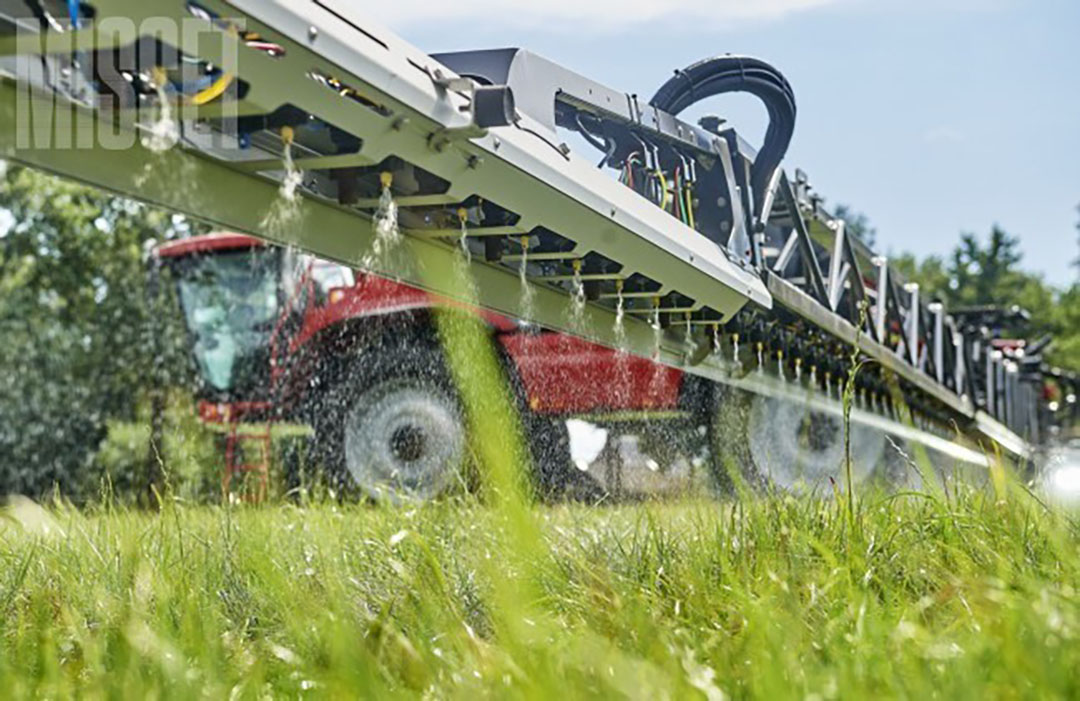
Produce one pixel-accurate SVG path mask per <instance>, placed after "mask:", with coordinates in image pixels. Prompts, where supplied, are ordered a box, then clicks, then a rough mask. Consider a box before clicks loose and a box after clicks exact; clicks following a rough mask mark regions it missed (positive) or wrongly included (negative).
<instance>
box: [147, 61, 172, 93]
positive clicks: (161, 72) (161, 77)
mask: <svg viewBox="0 0 1080 701" xmlns="http://www.w3.org/2000/svg"><path fill="white" fill-rule="evenodd" d="M150 78H151V79H152V80H153V81H154V85H156V86H158V87H159V88H164V87H165V83H168V82H169V74H168V73H167V72H166V71H165V68H164V67H162V66H154V67H153V68H151V69H150Z"/></svg>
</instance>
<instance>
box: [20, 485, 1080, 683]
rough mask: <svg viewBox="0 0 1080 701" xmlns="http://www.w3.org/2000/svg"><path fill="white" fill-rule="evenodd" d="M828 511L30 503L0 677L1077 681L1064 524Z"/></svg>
mask: <svg viewBox="0 0 1080 701" xmlns="http://www.w3.org/2000/svg"><path fill="white" fill-rule="evenodd" d="M845 502H846V500H845V499H829V500H820V499H812V498H807V497H802V498H792V497H773V498H764V499H760V500H753V501H749V502H744V503H738V504H732V503H727V504H724V503H717V502H708V501H701V502H691V503H686V502H684V503H679V504H651V505H630V506H620V507H607V508H594V509H593V508H585V507H572V506H561V507H530V508H528V509H526V510H524V511H515V512H514V515H513V520H512V522H511V520H508V516H507V513H506V511H505V509H502V508H500V507H498V506H492V505H491V500H488V502H487V503H480V502H479V501H475V500H457V501H450V502H444V503H439V504H430V505H427V506H423V507H402V508H388V507H382V508H371V507H363V506H337V505H333V504H321V505H311V506H307V507H303V508H300V507H294V506H286V505H278V506H271V507H264V508H232V509H222V508H209V507H185V506H182V505H178V504H170V505H167V506H166V508H165V509H164V510H163V511H162V512H161V513H160V514H155V513H146V512H137V511H128V510H110V509H107V508H100V509H96V510H89V511H78V510H75V509H71V508H67V507H62V506H60V507H54V508H51V509H48V510H46V511H37V510H36V509H35V508H32V507H30V506H27V505H23V506H22V507H20V508H18V509H16V510H14V511H13V512H10V513H9V514H8V517H7V518H6V519H4V520H0V688H2V689H4V695H5V696H6V697H9V698H20V697H30V696H34V697H36V696H69V695H81V696H88V697H91V698H93V697H106V696H109V697H119V696H123V697H132V698H142V697H191V696H210V697H217V698H225V697H230V698H262V697H266V696H274V697H278V696H286V697H306V696H312V697H340V696H357V695H402V696H415V695H427V696H429V697H432V698H443V697H467V698H473V697H476V696H498V697H518V696H522V697H544V698H552V697H556V698H557V697H558V696H565V697H584V696H630V697H637V698H665V697H666V698H685V697H690V698H693V697H694V695H697V696H699V697H706V698H722V697H724V696H726V697H764V698H804V699H805V698H821V699H827V698H833V697H836V698H855V697H867V696H871V695H873V696H881V695H887V696H901V697H915V698H957V697H967V698H986V697H1058V696H1060V697H1076V696H1077V694H1078V693H1080V677H1078V675H1077V674H1076V670H1078V669H1080V644H1078V643H1080V641H1078V639H1077V638H1078V636H1080V598H1078V597H1080V595H1078V591H1077V587H1078V585H1080V582H1078V574H1080V552H1078V540H1077V535H1078V529H1077V528H1076V526H1075V525H1073V524H1072V523H1071V522H1070V521H1069V520H1068V519H1067V518H1066V517H1064V516H1060V515H1055V514H1052V513H1050V512H1048V511H1046V510H1045V509H1044V508H1043V507H1042V506H1041V505H1040V504H1039V503H1038V502H1037V501H1035V500H1034V499H1033V498H1032V497H1031V496H1029V495H1027V494H1026V493H1025V492H1024V490H1023V489H1022V488H1020V487H1018V486H1015V485H1013V486H1007V487H1006V488H1005V490H1003V491H998V492H996V493H995V492H992V491H985V492H984V491H975V490H970V489H967V488H963V487H957V486H955V485H952V486H950V489H949V490H948V491H947V492H944V493H943V494H941V495H937V496H931V495H924V494H912V495H904V496H894V497H891V498H888V497H882V498H877V497H872V496H869V495H861V498H860V499H859V500H858V502H857V505H856V513H855V517H854V519H855V520H854V521H853V520H852V517H851V515H850V514H849V512H848V509H847V505H846V503H845ZM523 522H527V523H523ZM20 524H22V525H20ZM46 530H47V533H46V532H45V531H46Z"/></svg>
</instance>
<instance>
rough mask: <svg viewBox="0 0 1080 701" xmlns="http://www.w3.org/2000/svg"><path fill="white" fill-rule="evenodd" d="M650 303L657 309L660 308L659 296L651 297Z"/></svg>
mask: <svg viewBox="0 0 1080 701" xmlns="http://www.w3.org/2000/svg"><path fill="white" fill-rule="evenodd" d="M652 305H653V307H654V308H656V309H659V308H660V298H659V297H653V298H652Z"/></svg>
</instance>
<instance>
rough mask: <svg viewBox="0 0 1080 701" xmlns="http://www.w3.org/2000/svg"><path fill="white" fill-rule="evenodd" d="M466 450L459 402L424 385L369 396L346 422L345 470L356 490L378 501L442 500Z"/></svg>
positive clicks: (399, 384)
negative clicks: (404, 498) (391, 498)
mask: <svg viewBox="0 0 1080 701" xmlns="http://www.w3.org/2000/svg"><path fill="white" fill-rule="evenodd" d="M464 449H465V428H464V425H463V422H462V419H461V412H460V410H459V408H458V406H457V403H456V402H455V401H454V400H453V399H452V397H451V396H450V395H449V394H448V393H446V392H445V391H443V390H442V389H441V388H439V387H435V386H427V385H425V384H424V383H423V382H421V381H419V380H398V381H393V382H389V383H384V384H383V385H380V386H378V387H375V388H372V389H370V390H368V391H366V392H364V393H363V394H362V395H361V396H360V397H358V398H357V400H356V402H355V404H354V406H353V408H352V409H351V410H350V412H349V413H348V415H347V417H346V423H345V460H346V468H347V469H348V471H349V474H350V475H351V476H352V478H353V480H354V481H355V482H356V484H357V486H359V487H360V488H362V489H364V490H366V491H368V492H369V493H371V494H373V495H375V496H380V495H384V494H386V493H390V494H395V495H406V496H412V497H417V498H421V499H427V498H431V497H434V496H437V495H438V494H439V493H440V492H442V491H443V490H445V489H446V487H447V486H448V485H449V483H450V481H451V477H452V475H453V473H454V472H455V471H456V470H457V469H458V467H459V466H460V464H461V460H462V456H463V454H464Z"/></svg>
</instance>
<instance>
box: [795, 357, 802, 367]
mask: <svg viewBox="0 0 1080 701" xmlns="http://www.w3.org/2000/svg"><path fill="white" fill-rule="evenodd" d="M795 367H797V368H801V367H802V358H795Z"/></svg>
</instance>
